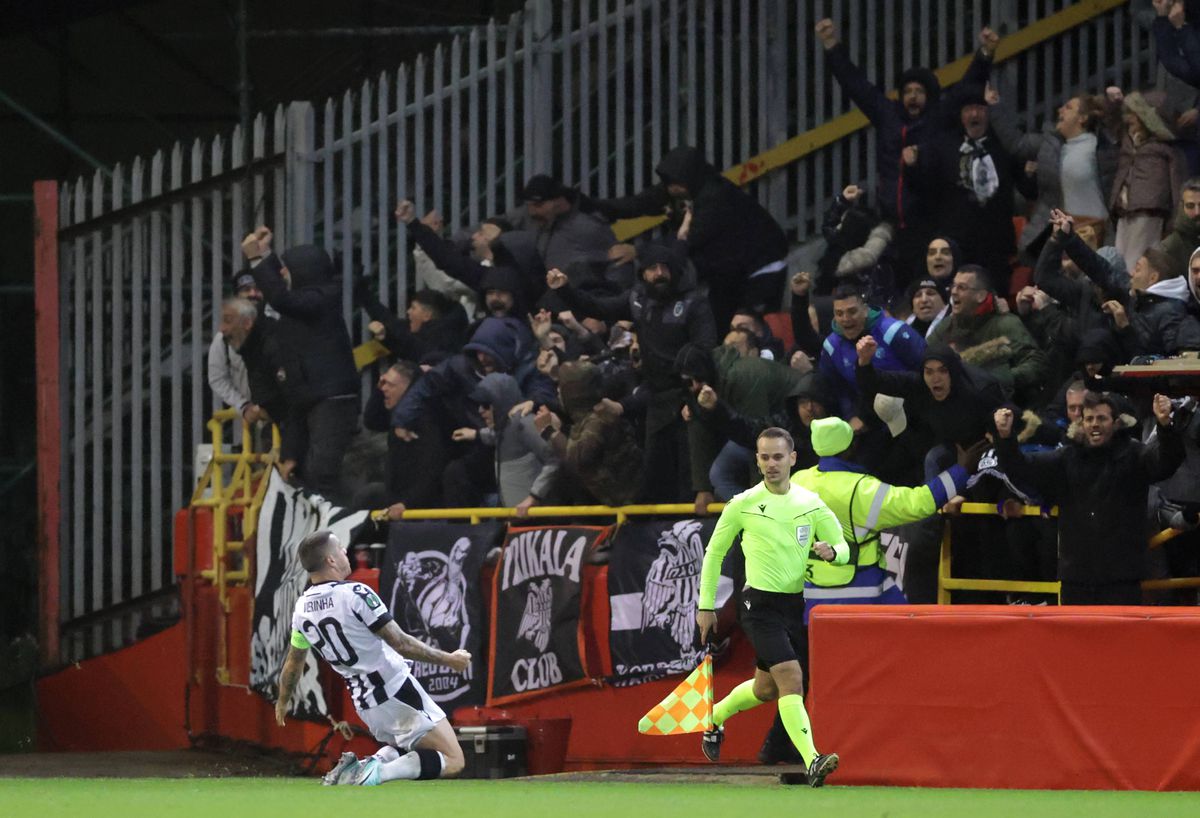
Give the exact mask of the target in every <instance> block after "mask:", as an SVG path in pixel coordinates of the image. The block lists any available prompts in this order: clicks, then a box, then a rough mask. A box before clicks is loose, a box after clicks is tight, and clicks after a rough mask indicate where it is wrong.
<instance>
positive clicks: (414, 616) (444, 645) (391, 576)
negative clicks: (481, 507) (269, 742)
mask: <svg viewBox="0 0 1200 818" xmlns="http://www.w3.org/2000/svg"><path fill="white" fill-rule="evenodd" d="M503 532H504V524H503V523H501V522H489V523H484V524H482V525H446V524H443V523H392V524H391V525H390V527H389V531H388V547H387V553H386V554H385V556H384V560H383V564H382V565H381V566H380V571H379V593H380V595H381V596H382V597H383V601H384V603H386V604H387V606H388V609H389V610H390V611H391V612H392V616H393V617H394V618H395V620H396V623H397V624H398V625H399V626H400V628H401V629H402V630H404V631H405V632H406V633H409V634H411V635H412V636H415V637H416V638H417V639H419V640H421V641H422V642H424V643H426V644H428V645H433V646H434V647H437V648H441V649H442V650H444V651H446V652H447V653H453V652H454V651H456V650H458V649H460V648H462V649H465V650H468V651H470V653H471V656H472V657H473V659H472V663H471V667H470V668H468V669H467V670H465V671H461V672H460V671H455V670H451V669H450V668H448V667H445V666H444V665H436V664H432V663H430V662H416V661H414V662H413V663H412V672H413V675H414V676H416V677H417V681H419V682H420V683H421V686H422V687H424V688H425V690H426V691H427V692H428V693H429V695H430V696H431V697H432V698H433V700H434V701H436V702H438V703H440V704H442V705H443V706H444V705H445V704H447V703H449V704H450V705H451V706H453V707H459V706H461V705H467V704H481V703H482V702H483V698H484V685H483V679H484V675H483V672H484V669H485V667H486V662H485V659H486V657H485V656H484V655H483V652H482V650H480V648H481V646H482V645H483V624H484V623H483V601H482V594H481V593H480V589H479V570H480V568H481V567H482V566H483V561H484V558H485V557H486V556H487V552H488V551H489V550H490V549H491V548H493V547H495V546H497V545H499V544H500V539H501V535H502V534H503ZM446 711H447V712H449V711H450V708H446Z"/></svg>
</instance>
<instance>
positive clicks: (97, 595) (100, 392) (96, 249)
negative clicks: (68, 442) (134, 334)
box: [88, 171, 108, 611]
mask: <svg viewBox="0 0 1200 818" xmlns="http://www.w3.org/2000/svg"><path fill="white" fill-rule="evenodd" d="M89 198H90V201H91V205H92V214H91V215H92V218H93V219H99V218H100V217H101V216H102V215H104V199H105V196H104V175H103V174H101V173H100V171H96V172H95V174H93V176H92V194H91V196H90V197H89ZM89 255H90V260H91V264H90V267H91V269H90V273H91V285H92V288H91V290H92V291H91V296H90V299H89V300H90V302H91V306H92V309H91V310H90V312H91V340H90V342H89V343H88V346H89V347H90V348H91V350H90V351H91V362H90V364H89V367H88V368H89V369H90V370H91V374H92V383H91V393H92V405H91V412H90V417H89V419H88V420H89V424H88V425H90V426H91V433H92V457H91V461H90V462H89V464H88V470H89V471H90V473H91V476H92V493H91V497H90V500H91V503H92V524H91V530H90V531H89V532H88V540H89V543H88V553H89V556H90V559H91V565H92V586H91V594H90V601H89V603H88V610H89V611H98V610H100V609H101V608H103V607H104V565H105V563H106V562H107V560H106V559H105V557H106V555H107V551H108V549H107V548H105V547H104V546H105V543H104V510H105V507H106V504H105V501H106V498H105V491H104V482H105V481H104V478H105V476H106V474H105V469H104V425H105V424H104V418H105V412H104V392H105V377H104V319H105V309H104V295H105V293H104V289H105V288H104V267H105V264H104V260H105V259H104V237H103V235H101V233H100V231H99V230H95V231H93V232H92V234H91V252H90V254H89Z"/></svg>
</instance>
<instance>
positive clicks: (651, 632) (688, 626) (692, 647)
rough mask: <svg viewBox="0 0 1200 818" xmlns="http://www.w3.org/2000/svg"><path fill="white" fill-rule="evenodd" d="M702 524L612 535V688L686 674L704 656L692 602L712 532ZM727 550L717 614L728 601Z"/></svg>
mask: <svg viewBox="0 0 1200 818" xmlns="http://www.w3.org/2000/svg"><path fill="white" fill-rule="evenodd" d="M716 523H717V520H716V518H715V517H708V518H705V519H701V520H657V521H656V520H649V521H645V522H627V523H625V524H624V525H622V526H621V528H620V529H619V530H618V531H617V533H616V535H615V537H614V539H613V543H612V551H611V557H610V558H609V563H608V597H609V603H610V605H611V607H612V624H611V626H610V630H609V637H608V643H609V649H610V651H611V653H612V664H613V675H612V676H611V677H610V679H609V681H611V682H612V683H613V684H614V685H617V686H621V685H631V684H640V683H641V682H649V681H652V680H654V679H659V678H662V677H663V676H669V675H673V674H679V673H688V672H690V671H691V670H692V669H693V668H695V667H696V665H697V664H699V662H700V659H701V658H702V657H703V654H704V650H703V648H702V647H701V646H700V644H699V642H698V640H697V633H696V600H697V598H698V597H699V594H700V567H701V565H702V564H703V562H704V547H705V545H707V543H708V538H709V537H710V536H711V535H712V532H713V528H714V527H715V526H716ZM736 551H738V549H737V548H734V549H730V554H729V555H727V556H726V559H725V565H723V566H722V570H721V579H720V581H719V582H718V584H717V608H718V609H720V608H721V607H722V606H724V605H725V603H726V602H727V601H728V600H729V598H730V596H732V594H733V587H734V580H733V578H732V576H733V575H734V574H735V573H736V574H740V573H741V572H740V571H735V570H733V568H732V566H731V563H732V562H733V559H736V555H735V552H736Z"/></svg>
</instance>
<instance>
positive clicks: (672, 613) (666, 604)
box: [642, 520, 704, 649]
mask: <svg viewBox="0 0 1200 818" xmlns="http://www.w3.org/2000/svg"><path fill="white" fill-rule="evenodd" d="M702 527H703V526H702V524H701V523H700V521H699V520H681V521H680V522H677V523H675V524H674V525H673V526H671V527H670V528H668V529H665V530H664V531H663V532H662V533H661V534H660V535H659V538H658V547H659V552H658V556H657V557H656V558H655V559H654V562H653V563H652V564H651V565H650V570H649V571H648V572H647V573H646V591H645V593H644V594H643V595H642V630H645V629H646V628H650V627H657V628H664V629H665V630H667V631H669V632H670V634H671V638H673V639H674V640H675V641H676V642H677V643H678V644H679V647H680V648H681V649H683V648H688V647H690V646H691V644H692V638H693V636H694V634H695V616H696V599H697V597H698V596H699V594H700V566H701V564H702V563H703V561H704V542H703V538H702V537H701V530H702Z"/></svg>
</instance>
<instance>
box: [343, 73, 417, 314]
mask: <svg viewBox="0 0 1200 818" xmlns="http://www.w3.org/2000/svg"><path fill="white" fill-rule="evenodd" d="M407 102H408V69H407V68H406V67H403V66H402V67H401V68H400V70H399V71H398V72H397V73H396V193H395V195H394V196H393V197H392V198H393V199H395V200H396V201H397V202H399V201H400V200H401V199H410V198H412V195H413V194H412V187H411V186H410V185H409V183H408V156H409V154H410V153H411V149H410V145H411V137H410V135H409V133H410V132H409V128H408V115H407V114H406V113H405V111H406V109H407V107H408V106H407ZM325 164H326V165H330V164H332V161H331V160H329V159H326V160H325ZM395 230H396V289H395V292H396V299H395V302H394V303H395V304H396V307H397V309H399V308H401V307H403V306H404V305H405V304H406V303H407V301H406V300H405V297H404V294H405V292H407V289H408V259H409V253H408V239H407V238H406V237H405V234H404V227H403V226H402V225H400V224H397V225H396V227H395Z"/></svg>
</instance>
